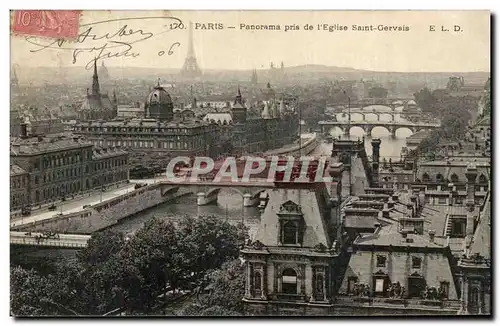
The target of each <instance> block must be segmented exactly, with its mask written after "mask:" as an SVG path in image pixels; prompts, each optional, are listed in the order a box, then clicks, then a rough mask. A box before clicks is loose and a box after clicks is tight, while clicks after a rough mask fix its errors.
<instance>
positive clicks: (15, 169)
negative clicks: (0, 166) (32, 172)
mask: <svg viewBox="0 0 500 326" xmlns="http://www.w3.org/2000/svg"><path fill="white" fill-rule="evenodd" d="M25 173H27V172H26V171H25V170H23V168H21V167H20V166H19V165H16V164H11V165H10V175H11V176H12V175H20V174H25Z"/></svg>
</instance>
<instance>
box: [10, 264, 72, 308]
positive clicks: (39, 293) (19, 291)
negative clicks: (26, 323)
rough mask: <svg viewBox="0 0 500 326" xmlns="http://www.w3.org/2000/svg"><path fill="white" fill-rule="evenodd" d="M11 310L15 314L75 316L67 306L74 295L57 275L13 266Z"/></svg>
mask: <svg viewBox="0 0 500 326" xmlns="http://www.w3.org/2000/svg"><path fill="white" fill-rule="evenodd" d="M10 273H11V279H10V297H11V299H10V310H11V313H12V314H13V315H14V316H75V315H79V313H78V312H77V311H75V310H73V309H72V308H71V307H68V306H67V303H66V301H65V300H66V299H68V298H69V296H70V295H72V294H71V293H70V292H65V291H66V290H67V289H66V288H65V287H64V286H62V284H61V282H59V281H58V280H57V278H56V277H54V276H50V277H43V276H40V275H38V274H37V273H36V272H35V271H34V270H29V271H28V270H25V269H23V268H21V267H16V268H11V271H10Z"/></svg>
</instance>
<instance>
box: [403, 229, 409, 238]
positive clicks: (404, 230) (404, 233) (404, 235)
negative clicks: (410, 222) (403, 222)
mask: <svg viewBox="0 0 500 326" xmlns="http://www.w3.org/2000/svg"><path fill="white" fill-rule="evenodd" d="M401 236H402V237H403V239H406V238H407V237H408V229H402V230H401Z"/></svg>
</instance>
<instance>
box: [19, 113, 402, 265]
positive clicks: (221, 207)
mask: <svg viewBox="0 0 500 326" xmlns="http://www.w3.org/2000/svg"><path fill="white" fill-rule="evenodd" d="M370 109H371V108H370ZM337 119H338V120H339V121H342V120H344V121H345V120H347V116H345V117H343V116H342V114H338V116H337ZM395 119H396V121H404V119H402V118H401V117H400V116H399V114H396V117H395ZM351 120H352V121H360V120H362V118H361V115H358V114H353V115H352V119H351ZM366 120H367V121H370V120H372V121H376V116H374V115H367V116H366ZM381 120H382V121H389V120H390V117H389V116H385V115H382V116H381ZM331 134H332V135H334V136H337V135H340V134H341V131H340V130H333V131H332V132H331ZM363 134H364V132H363V130H362V129H360V128H352V129H351V133H350V137H351V138H352V139H357V138H358V137H359V138H362V137H363ZM410 135H411V131H410V130H408V129H400V130H399V131H397V133H396V138H391V136H390V134H389V131H388V130H386V129H384V128H375V129H373V131H372V136H373V137H375V138H379V139H380V140H381V141H382V142H381V146H380V156H381V157H382V158H383V157H385V158H387V159H389V158H392V159H393V160H398V159H399V157H400V151H401V148H402V147H403V146H405V138H406V137H408V136H410ZM370 141H371V137H366V138H365V145H366V151H367V154H368V155H369V156H370V155H371V153H372V149H371V143H370ZM331 149H332V145H331V144H326V143H323V144H321V145H320V146H319V147H318V148H317V149H316V150H315V152H313V153H312V154H313V155H330V153H331ZM186 215H189V216H203V215H214V216H217V217H219V218H220V219H223V220H227V221H229V222H232V223H238V222H244V223H245V224H246V225H247V226H248V228H249V230H250V231H249V232H250V235H251V236H252V235H253V234H254V233H255V231H256V230H257V227H258V224H259V222H260V211H259V209H258V208H256V207H243V199H242V198H241V196H240V195H239V194H238V193H236V192H234V191H231V190H226V189H223V190H221V192H220V193H219V197H218V201H217V204H213V205H208V206H197V205H196V196H195V195H194V194H192V195H187V196H185V197H182V198H178V199H177V201H176V202H175V203H167V204H162V205H158V206H157V207H155V208H152V209H149V210H147V211H145V212H142V213H140V214H137V215H135V216H133V217H130V218H128V219H125V220H123V221H121V222H120V223H119V224H117V225H114V226H113V227H111V228H110V230H112V231H116V232H123V233H125V234H132V233H134V232H135V231H136V230H138V229H139V228H140V227H141V226H142V225H143V224H144V222H146V221H147V220H149V219H150V218H151V217H153V216H156V217H159V218H164V219H168V220H177V219H180V218H182V217H183V216H186ZM75 252H76V251H75V250H57V249H38V248H37V249H30V250H20V251H17V252H12V253H11V260H12V262H13V263H14V264H16V263H20V264H22V265H25V266H36V265H38V264H40V263H42V262H45V261H46V260H45V258H48V257H51V259H68V258H71V257H74V254H75ZM44 257H45V258H44Z"/></svg>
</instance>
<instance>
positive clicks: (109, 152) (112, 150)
mask: <svg viewBox="0 0 500 326" xmlns="http://www.w3.org/2000/svg"><path fill="white" fill-rule="evenodd" d="M127 153H128V152H127V151H125V150H123V149H121V148H119V147H102V148H101V147H96V148H95V149H94V151H93V153H92V154H93V155H92V158H93V159H101V158H108V157H113V156H121V155H126V154H127Z"/></svg>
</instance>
